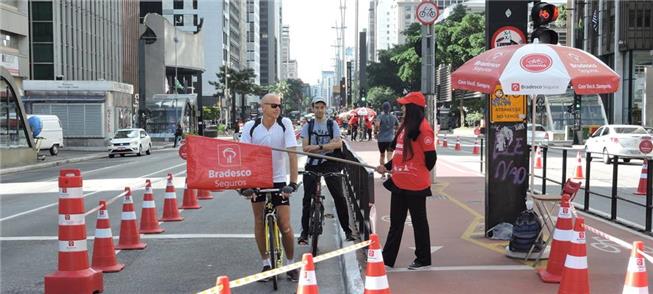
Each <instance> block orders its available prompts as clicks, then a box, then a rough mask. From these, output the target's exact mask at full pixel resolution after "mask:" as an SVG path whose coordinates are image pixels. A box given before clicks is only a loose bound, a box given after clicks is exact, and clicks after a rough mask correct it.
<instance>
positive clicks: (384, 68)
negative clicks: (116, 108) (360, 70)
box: [367, 50, 407, 93]
mask: <svg viewBox="0 0 653 294" xmlns="http://www.w3.org/2000/svg"><path fill="white" fill-rule="evenodd" d="M392 55H393V51H391V50H380V51H379V62H372V63H370V64H369V65H368V66H367V85H368V86H369V87H370V89H371V88H373V87H389V88H391V89H392V90H393V91H394V92H395V93H402V92H403V90H404V89H405V88H407V86H406V85H405V83H404V82H403V81H402V80H401V79H400V78H399V76H398V75H397V73H398V72H399V64H397V63H396V62H394V61H392V60H391V58H392Z"/></svg>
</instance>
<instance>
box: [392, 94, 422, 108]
mask: <svg viewBox="0 0 653 294" xmlns="http://www.w3.org/2000/svg"><path fill="white" fill-rule="evenodd" d="M397 103H399V104H411V103H412V104H415V105H417V106H420V107H426V98H425V97H424V94H422V92H410V93H408V94H406V96H404V97H401V98H399V99H397Z"/></svg>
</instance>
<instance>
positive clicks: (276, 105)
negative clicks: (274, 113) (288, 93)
mask: <svg viewBox="0 0 653 294" xmlns="http://www.w3.org/2000/svg"><path fill="white" fill-rule="evenodd" d="M264 104H267V105H270V107H272V108H277V107H279V108H281V104H275V103H264Z"/></svg>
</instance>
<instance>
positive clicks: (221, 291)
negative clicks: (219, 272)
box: [215, 276, 231, 294]
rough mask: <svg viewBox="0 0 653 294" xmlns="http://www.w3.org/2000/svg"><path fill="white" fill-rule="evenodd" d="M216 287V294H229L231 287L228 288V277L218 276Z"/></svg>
mask: <svg viewBox="0 0 653 294" xmlns="http://www.w3.org/2000/svg"><path fill="white" fill-rule="evenodd" d="M215 285H216V286H217V287H218V294H231V287H229V277H227V276H219V277H218V280H217V281H216V282H215Z"/></svg>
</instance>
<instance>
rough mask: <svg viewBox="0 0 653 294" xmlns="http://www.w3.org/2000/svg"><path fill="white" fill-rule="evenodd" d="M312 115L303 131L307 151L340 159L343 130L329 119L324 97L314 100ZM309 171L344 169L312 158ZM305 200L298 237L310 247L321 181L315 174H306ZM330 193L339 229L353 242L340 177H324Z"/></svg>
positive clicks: (308, 163)
mask: <svg viewBox="0 0 653 294" xmlns="http://www.w3.org/2000/svg"><path fill="white" fill-rule="evenodd" d="M312 105H313V113H314V114H315V119H313V120H311V121H309V122H308V123H306V124H304V127H303V128H302V133H301V137H302V142H303V146H304V147H303V150H304V152H309V153H318V154H322V155H327V156H336V157H337V156H338V154H336V153H337V152H339V151H340V148H342V140H341V139H340V128H339V127H338V125H337V124H336V123H335V122H333V120H331V119H328V118H326V116H325V112H326V107H327V105H326V100H325V99H324V98H320V97H317V98H314V99H313V102H312ZM305 169H306V170H307V171H314V172H318V173H328V172H340V171H341V170H342V167H340V166H339V164H338V163H336V162H334V161H328V160H325V159H319V158H312V157H309V158H308V159H307V160H306V167H305ZM303 180H304V199H303V201H302V233H301V235H300V237H299V240H298V242H297V243H298V244H300V245H308V226H309V224H308V223H309V218H310V209H311V200H312V196H313V193H315V189H316V185H319V184H320V182H319V179H318V178H316V177H315V176H314V175H309V174H304V179H303ZM325 181H326V184H327V187H328V188H329V192H330V193H331V196H332V197H333V202H334V203H335V205H336V211H337V212H338V220H339V221H340V226H341V227H342V230H343V231H344V232H345V235H346V238H347V241H353V240H354V237H353V235H352V232H351V229H350V228H349V211H348V209H347V200H346V199H345V196H344V194H343V191H342V183H341V182H340V181H341V179H340V178H338V177H326V178H325Z"/></svg>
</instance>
